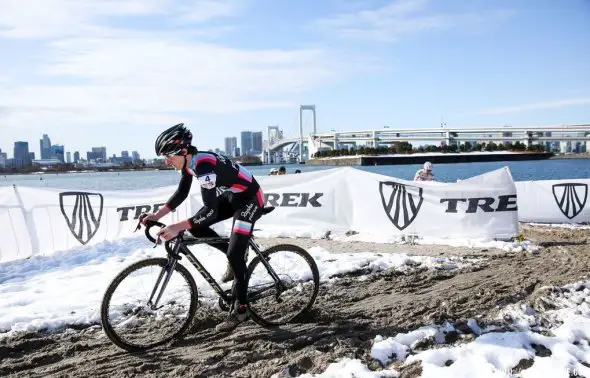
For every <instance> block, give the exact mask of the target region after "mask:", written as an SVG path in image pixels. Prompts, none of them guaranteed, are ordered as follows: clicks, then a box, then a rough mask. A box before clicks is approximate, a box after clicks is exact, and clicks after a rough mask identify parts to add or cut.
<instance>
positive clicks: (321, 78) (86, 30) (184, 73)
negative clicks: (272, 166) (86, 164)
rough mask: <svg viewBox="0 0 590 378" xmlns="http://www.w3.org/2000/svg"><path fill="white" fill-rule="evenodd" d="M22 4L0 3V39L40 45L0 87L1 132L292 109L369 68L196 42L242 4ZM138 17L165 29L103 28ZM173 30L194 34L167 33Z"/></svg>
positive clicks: (54, 0)
mask: <svg viewBox="0 0 590 378" xmlns="http://www.w3.org/2000/svg"><path fill="white" fill-rule="evenodd" d="M24 3H25V2H21V1H19V0H16V1H14V0H0V25H2V26H4V27H5V29H4V30H3V31H0V39H1V38H2V37H4V38H31V39H35V40H41V41H43V45H42V50H37V51H35V52H34V55H35V56H36V57H38V56H41V58H40V60H36V61H35V62H36V63H38V64H36V65H35V66H34V67H33V68H32V70H33V72H30V73H28V74H27V75H26V78H25V77H23V79H24V80H22V81H19V80H18V79H16V78H10V79H11V80H10V81H9V82H8V85H3V86H0V104H2V106H3V107H4V110H3V111H2V112H0V124H3V125H6V126H11V125H12V126H16V125H31V126H33V125H35V124H37V125H38V124H40V123H45V124H60V125H64V126H67V125H77V126H84V125H97V124H119V125H120V124H134V123H135V124H157V123H159V122H161V121H162V120H164V119H172V118H173V117H174V116H175V115H176V116H177V115H179V114H182V115H183V116H185V115H187V114H195V113H217V114H219V113H230V112H243V111H249V110H257V109H267V108H278V107H294V106H296V104H295V101H294V99H295V98H297V97H298V96H299V94H300V93H302V92H305V91H309V90H312V89H314V88H317V87H319V86H322V85H325V84H327V83H330V82H332V81H334V80H338V79H340V78H342V77H343V76H346V75H351V74H354V73H358V72H364V70H368V69H371V66H370V65H368V64H367V63H366V62H364V61H361V60H360V58H356V57H354V56H352V57H351V56H348V55H342V54H338V53H335V52H334V51H326V50H323V49H319V48H308V49H256V50H254V49H238V48H230V47H227V46H224V45H222V44H220V43H217V44H215V43H211V42H206V41H205V40H203V38H199V35H202V34H207V31H208V30H210V29H209V28H208V27H206V26H203V25H202V23H206V22H207V21H211V20H213V19H216V18H218V17H221V18H225V17H229V16H232V15H236V12H238V10H239V9H242V8H240V7H242V6H243V4H245V3H244V2H243V1H233V0H232V1H229V0H228V1H220V0H217V1H212V0H199V1H190V2H172V1H171V0H142V1H139V0H119V1H110V0H100V1H99V0H74V1H70V0H46V1H45V0H43V1H38V2H36V3H35V4H30V3H29V2H27V4H26V5H25V4H24ZM37 6H39V8H36V7H37ZM30 9H35V11H34V12H31V13H30V14H28V13H27V10H30ZM2 11H8V15H7V13H2ZM44 12H46V13H47V14H46V17H42V14H43V13H44ZM19 15H23V16H24V18H23V19H19V18H18V17H17V16H19ZM141 15H150V17H158V18H157V21H156V22H157V23H158V24H159V22H161V23H166V27H162V28H161V29H158V28H154V27H153V25H152V26H151V27H152V29H151V30H142V29H141V28H139V27H138V28H135V29H131V28H126V29H123V28H115V27H112V26H111V24H109V21H112V20H115V19H117V17H123V16H141ZM181 16H182V17H181ZM124 20H125V19H124ZM119 21H120V20H119ZM152 21H153V20H152ZM178 23H183V24H185V23H198V24H199V28H197V29H189V30H188V31H187V28H186V27H184V26H183V27H182V28H181V29H175V26H177V25H178ZM118 24H126V23H125V22H118ZM7 26H8V27H7ZM215 27H216V28H218V27H221V28H223V27H226V26H225V25H221V26H219V25H217V24H216V25H215ZM35 80H37V82H35ZM31 82H32V84H31ZM24 83H26V84H24Z"/></svg>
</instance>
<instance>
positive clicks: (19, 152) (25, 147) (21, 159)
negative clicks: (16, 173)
mask: <svg viewBox="0 0 590 378" xmlns="http://www.w3.org/2000/svg"><path fill="white" fill-rule="evenodd" d="M12 160H13V167H14V168H16V169H22V168H24V167H28V166H30V165H31V160H30V156H29V142H20V141H19V142H14V158H13V159H12Z"/></svg>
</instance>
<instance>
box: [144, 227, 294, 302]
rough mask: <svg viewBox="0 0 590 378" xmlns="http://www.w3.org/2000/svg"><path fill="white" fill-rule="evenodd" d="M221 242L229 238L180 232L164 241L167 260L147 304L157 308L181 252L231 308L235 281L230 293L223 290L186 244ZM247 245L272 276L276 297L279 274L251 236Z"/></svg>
mask: <svg viewBox="0 0 590 378" xmlns="http://www.w3.org/2000/svg"><path fill="white" fill-rule="evenodd" d="M172 243H174V247H172V248H170V245H171V244H172ZM221 243H229V238H227V237H204V238H192V237H191V238H185V237H184V236H183V235H182V234H180V235H179V236H177V237H176V238H175V239H173V240H171V241H170V242H168V243H166V246H165V247H166V252H167V253H168V259H169V262H168V264H167V265H166V267H165V268H164V269H162V272H160V275H159V277H158V279H157V281H156V284H155V285H154V289H153V291H152V295H151V296H150V299H149V301H148V305H150V306H151V307H152V309H156V308H157V305H158V302H159V301H160V298H161V296H162V294H163V292H164V289H166V286H167V285H168V281H169V280H170V277H171V276H172V273H173V272H174V267H175V266H176V264H177V262H178V260H180V258H181V257H180V254H181V253H182V254H184V255H185V256H186V257H187V259H188V261H189V262H190V263H191V264H192V265H193V266H194V267H195V268H196V269H197V271H198V272H199V273H200V274H201V275H202V276H203V278H204V279H205V281H207V283H209V285H211V287H212V288H213V290H215V292H216V293H217V294H218V295H219V296H220V297H221V298H222V300H223V301H224V302H225V303H226V304H228V305H229V306H230V308H233V302H234V299H235V296H234V289H235V281H234V284H233V285H232V289H231V291H230V292H231V294H228V293H227V292H226V291H223V290H222V289H221V286H220V285H219V284H218V283H217V281H216V280H215V279H214V278H213V277H212V276H211V274H210V273H209V271H208V270H207V269H205V267H204V266H203V264H201V262H200V261H199V259H198V258H197V257H196V256H195V255H194V254H193V253H192V252H191V251H190V249H189V248H188V246H190V245H197V244H208V245H213V244H221ZM248 246H249V247H251V248H252V249H253V250H254V252H256V254H257V255H258V256H259V257H260V260H261V262H262V264H263V265H264V266H265V268H266V270H267V271H268V273H269V274H270V276H271V277H272V278H273V280H274V282H275V284H274V286H276V288H277V297H278V295H280V293H281V291H282V289H284V286H283V284H282V282H281V280H280V278H279V276H278V275H277V274H276V272H275V271H274V269H273V268H272V266H271V265H270V264H269V262H268V259H267V258H266V257H264V255H263V254H262V251H261V250H260V248H259V247H258V245H257V244H256V243H255V242H254V240H253V237H252V236H251V237H250V238H249V240H248ZM164 274H166V278H165V279H164V283H163V286H162V289H161V291H160V293H159V295H158V297H157V298H156V301H155V302H154V303H152V299H153V297H154V295H155V293H156V290H157V288H158V286H159V285H160V281H161V280H162V277H163V275H164ZM260 292H261V291H259V292H254V293H251V294H249V295H248V300H250V299H258V298H259V296H260Z"/></svg>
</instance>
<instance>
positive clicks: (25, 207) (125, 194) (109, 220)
mask: <svg viewBox="0 0 590 378" xmlns="http://www.w3.org/2000/svg"><path fill="white" fill-rule="evenodd" d="M10 190H13V188H10ZM174 190H175V188H174V187H168V188H158V189H153V190H147V191H101V192H98V191H90V190H63V189H49V188H44V189H37V188H28V187H18V188H16V189H15V190H13V192H14V195H13V197H14V199H10V200H9V201H8V202H7V203H6V204H5V203H3V202H0V219H2V217H6V215H5V214H6V213H7V211H9V212H10V216H11V217H12V226H13V227H12V231H13V233H14V235H15V238H16V240H18V246H19V248H20V250H22V251H26V252H25V253H24V255H28V256H30V255H36V254H49V253H51V252H54V251H58V250H64V249H69V248H72V247H76V246H81V245H93V244H96V243H99V242H102V241H105V240H115V239H118V238H120V237H124V236H130V235H132V232H133V230H134V226H135V225H136V224H137V219H138V217H139V214H141V213H142V212H144V211H147V212H151V211H154V209H157V208H158V207H159V206H162V205H163V204H164V203H165V201H166V200H167V199H168V197H169V196H170V194H171V193H172V192H173V191H174ZM0 193H3V192H0ZM7 198H10V197H7ZM0 201H3V200H2V198H0ZM3 205H8V206H6V207H5V206H3ZM189 205H190V204H189V202H188V201H187V202H186V203H185V204H183V205H181V206H180V207H179V208H178V209H177V210H176V212H174V213H171V214H169V215H168V216H167V217H165V218H164V219H163V222H170V221H171V220H173V219H184V218H186V217H187V216H189V215H190V214H191V212H190V206H189ZM23 222H24V223H23ZM5 224H6V225H10V224H11V222H7V223H5ZM3 233H4V232H3ZM15 238H13V239H15ZM2 239H3V240H2V242H1V246H0V251H1V253H2V254H1V255H0V260H1V261H7V260H11V259H13V258H12V257H11V255H14V253H11V252H10V251H11V250H14V249H11V247H10V246H9V245H6V244H5V241H4V238H2ZM8 239H11V238H8ZM23 240H28V243H22V244H21V242H22V241H23ZM27 244H29V245H27ZM6 251H8V253H7V252H6ZM24 255H23V253H20V256H18V257H17V258H22V257H23V256H24ZM28 256H24V257H28Z"/></svg>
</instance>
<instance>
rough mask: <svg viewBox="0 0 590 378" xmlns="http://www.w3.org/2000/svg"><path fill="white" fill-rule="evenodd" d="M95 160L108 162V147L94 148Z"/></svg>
mask: <svg viewBox="0 0 590 378" xmlns="http://www.w3.org/2000/svg"><path fill="white" fill-rule="evenodd" d="M91 156H93V159H94V160H98V159H102V161H107V148H106V147H92V155H91Z"/></svg>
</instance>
